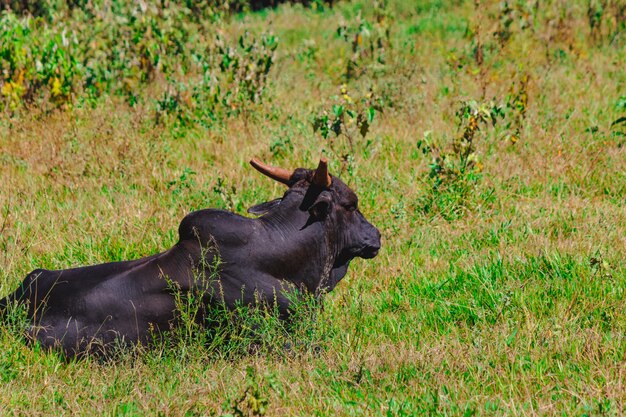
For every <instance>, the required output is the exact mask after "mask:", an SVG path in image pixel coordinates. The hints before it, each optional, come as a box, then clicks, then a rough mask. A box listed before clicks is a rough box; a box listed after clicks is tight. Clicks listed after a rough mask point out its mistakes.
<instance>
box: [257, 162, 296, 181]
mask: <svg viewBox="0 0 626 417" xmlns="http://www.w3.org/2000/svg"><path fill="white" fill-rule="evenodd" d="M250 165H252V166H253V167H254V168H255V169H256V170H257V171H259V172H260V173H261V174H263V175H267V176H268V177H270V178H271V179H273V180H275V181H278V182H282V183H283V184H285V185H289V179H290V178H291V175H292V174H293V172H290V171H289V170H288V169H284V168H278V167H273V166H269V165H266V164H264V163H263V162H261V161H259V160H258V159H256V158H254V159H252V160H251V161H250Z"/></svg>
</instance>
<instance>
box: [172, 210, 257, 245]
mask: <svg viewBox="0 0 626 417" xmlns="http://www.w3.org/2000/svg"><path fill="white" fill-rule="evenodd" d="M254 220H255V219H250V218H247V217H243V216H240V215H239V214H236V213H231V212H229V211H225V210H217V209H205V210H198V211H194V212H191V213H189V214H188V215H186V216H185V217H184V218H183V220H182V221H181V222H180V225H179V227H178V234H179V237H180V239H181V240H187V239H198V238H200V239H201V240H205V239H209V238H210V237H215V238H218V239H219V238H220V237H221V236H224V235H232V234H233V233H234V234H239V233H243V234H246V233H249V232H250V231H252V229H253V228H254V225H253V223H254Z"/></svg>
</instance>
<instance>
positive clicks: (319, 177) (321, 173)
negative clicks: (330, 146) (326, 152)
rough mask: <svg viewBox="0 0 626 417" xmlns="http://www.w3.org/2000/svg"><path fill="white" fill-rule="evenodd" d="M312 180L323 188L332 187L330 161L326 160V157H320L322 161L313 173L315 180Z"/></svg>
mask: <svg viewBox="0 0 626 417" xmlns="http://www.w3.org/2000/svg"><path fill="white" fill-rule="evenodd" d="M311 182H312V183H313V184H315V185H317V186H319V187H322V188H329V187H330V184H331V183H332V179H331V178H330V175H329V174H328V162H327V161H326V158H324V157H322V158H320V163H319V165H318V166H317V169H316V170H315V173H314V174H313V180H312V181H311Z"/></svg>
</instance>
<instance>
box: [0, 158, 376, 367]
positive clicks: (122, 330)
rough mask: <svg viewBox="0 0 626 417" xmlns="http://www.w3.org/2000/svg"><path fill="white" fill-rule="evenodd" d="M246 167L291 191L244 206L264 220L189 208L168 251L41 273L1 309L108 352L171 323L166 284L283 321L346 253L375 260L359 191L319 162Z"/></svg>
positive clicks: (79, 347) (332, 277)
mask: <svg viewBox="0 0 626 417" xmlns="http://www.w3.org/2000/svg"><path fill="white" fill-rule="evenodd" d="M250 163H251V164H252V166H254V167H255V168H256V169H257V170H259V171H260V172H261V173H263V174H265V175H267V176H268V177H270V178H272V179H274V180H276V181H279V182H281V183H283V184H285V185H286V186H288V187H289V189H288V190H287V192H286V193H285V194H284V195H283V197H282V198H279V199H276V200H273V201H270V202H266V203H262V204H259V205H257V206H255V207H253V208H251V209H250V210H249V212H250V213H253V214H256V215H261V217H259V218H254V219H251V218H246V217H243V216H239V215H237V214H234V213H230V212H226V211H222V210H214V209H207V210H200V211H196V212H193V213H190V214H189V215H187V216H186V217H185V218H184V219H183V221H182V222H181V223H180V226H179V228H178V233H179V241H178V243H176V245H174V247H172V248H171V249H169V250H167V251H165V252H163V253H159V254H156V255H153V256H149V257H146V258H143V259H138V260H134V261H125V262H112V263H106V264H102V265H94V266H87V267H82V268H74V269H67V270H59V271H49V270H43V269H37V270H35V271H33V272H31V273H30V274H28V276H26V278H25V279H24V281H23V282H22V284H21V285H20V286H19V288H18V289H17V290H16V291H15V292H14V293H12V294H10V295H8V296H7V297H6V298H4V299H3V300H0V310H4V309H6V308H7V306H9V305H15V304H16V303H26V304H27V308H28V313H27V314H28V319H29V323H30V327H29V330H28V337H29V338H30V339H31V340H37V341H39V343H41V345H43V346H44V347H46V348H61V349H62V351H63V352H64V353H65V354H66V355H68V356H74V355H76V354H82V353H88V352H106V349H107V347H109V346H112V345H113V344H114V343H119V342H120V341H121V342H122V343H124V344H136V343H138V342H141V343H149V342H150V338H151V335H153V334H154V332H165V331H167V330H169V329H171V327H172V326H173V325H174V323H175V322H176V303H175V296H174V294H173V291H172V288H173V286H172V285H174V286H175V287H176V288H178V289H180V290H182V291H189V290H193V289H194V287H198V286H204V287H206V288H202V289H203V294H204V297H203V303H205V304H206V305H207V306H210V305H211V304H212V303H218V302H220V303H223V305H225V306H226V307H227V308H235V306H236V305H240V304H244V305H247V304H254V303H258V302H263V303H268V304H274V303H275V306H276V307H277V308H278V310H279V312H280V315H281V317H283V318H286V317H288V316H289V311H290V300H293V297H292V293H293V292H294V291H296V290H298V291H305V292H308V293H310V294H315V295H319V294H321V293H323V292H328V291H330V290H332V289H333V288H334V287H335V286H336V285H337V283H338V282H339V281H340V280H341V279H342V278H343V277H344V275H345V274H346V272H347V269H348V265H349V264H350V261H351V260H352V259H354V258H355V257H361V258H373V257H374V256H376V254H377V253H378V250H379V248H380V233H379V232H378V230H377V229H376V228H375V227H374V226H372V225H371V224H370V223H369V222H368V221H367V220H366V219H365V218H364V217H363V215H362V214H361V212H360V211H359V209H358V200H357V196H356V194H355V193H354V192H353V191H352V190H351V189H350V188H348V186H346V184H344V183H343V182H342V181H341V180H339V179H338V178H336V177H331V176H330V175H329V174H328V169H327V164H326V161H325V160H324V159H322V160H321V161H320V163H319V166H318V168H317V169H316V170H309V169H303V168H298V169H296V170H294V171H293V172H291V171H288V170H285V169H281V168H275V167H271V166H268V165H265V164H263V163H261V162H259V161H257V160H252V161H251V162H250ZM217 256H219V263H218V262H216V260H217V259H216V257H217Z"/></svg>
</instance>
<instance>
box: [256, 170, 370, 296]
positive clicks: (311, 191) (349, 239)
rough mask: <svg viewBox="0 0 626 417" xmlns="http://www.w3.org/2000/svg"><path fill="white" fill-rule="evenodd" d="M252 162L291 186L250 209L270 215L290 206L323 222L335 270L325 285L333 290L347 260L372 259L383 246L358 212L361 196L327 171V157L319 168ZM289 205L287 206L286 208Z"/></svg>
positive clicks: (311, 220)
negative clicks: (279, 195) (276, 165)
mask: <svg viewBox="0 0 626 417" xmlns="http://www.w3.org/2000/svg"><path fill="white" fill-rule="evenodd" d="M250 164H251V165H252V166H253V167H254V168H256V169H257V170H258V171H260V172H261V173H263V174H264V175H266V176H268V177H270V178H272V179H273V180H276V181H278V182H280V183H282V184H285V185H286V186H288V187H289V190H287V192H286V193H285V195H284V196H283V198H281V199H277V200H274V201H270V202H267V203H263V204H259V205H257V206H254V207H252V208H251V209H250V210H248V211H249V212H250V213H253V214H264V213H267V214H268V215H271V214H272V212H275V211H279V210H280V208H281V207H283V206H288V207H290V210H294V208H295V209H297V211H298V212H299V213H300V214H301V215H303V216H305V217H306V224H305V225H304V227H305V228H306V227H307V226H308V225H312V224H315V223H321V224H323V226H324V230H325V231H326V238H327V239H328V245H329V248H328V249H329V250H330V251H331V252H332V257H333V259H332V271H331V272H330V274H328V275H329V276H328V277H326V279H325V281H327V282H325V283H323V284H322V286H323V287H325V288H327V289H328V290H330V289H332V288H333V287H334V286H335V285H336V284H337V282H338V281H339V280H340V279H341V278H342V277H343V276H344V275H345V273H346V271H347V267H348V263H349V262H350V260H352V259H353V258H355V257H361V258H366V259H369V258H373V257H374V256H376V255H377V253H378V250H379V249H380V233H379V232H378V230H377V229H376V228H375V227H374V226H373V225H372V224H371V223H369V222H368V221H367V220H366V219H365V217H364V216H363V214H361V212H360V211H359V207H358V198H357V196H356V194H355V193H354V191H352V190H351V189H350V188H349V187H348V186H347V185H346V184H345V183H344V182H343V181H341V180H340V179H339V178H337V177H334V176H331V175H330V174H329V173H328V164H327V162H326V160H325V159H324V158H322V159H321V160H320V162H319V165H318V167H317V169H315V170H311V169H305V168H297V169H295V170H293V171H290V170H287V169H283V168H277V167H272V166H269V165H266V164H264V163H262V162H260V161H259V160H257V159H253V160H251V161H250ZM285 208H287V207H285Z"/></svg>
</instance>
